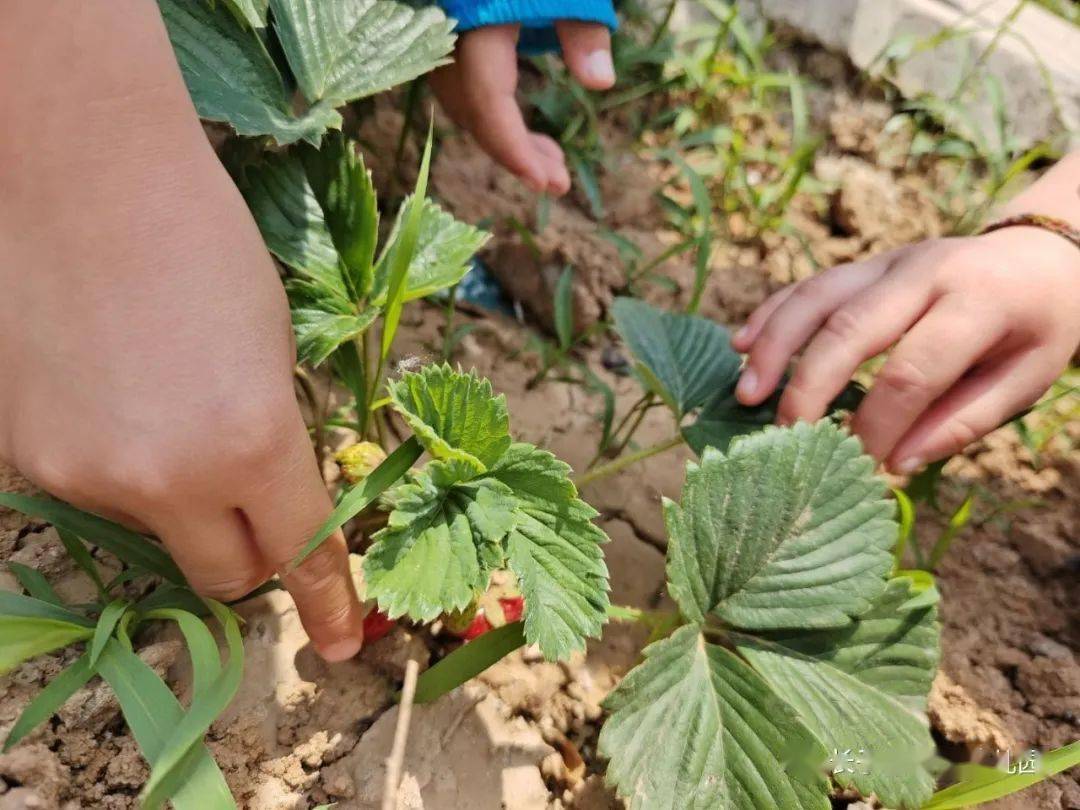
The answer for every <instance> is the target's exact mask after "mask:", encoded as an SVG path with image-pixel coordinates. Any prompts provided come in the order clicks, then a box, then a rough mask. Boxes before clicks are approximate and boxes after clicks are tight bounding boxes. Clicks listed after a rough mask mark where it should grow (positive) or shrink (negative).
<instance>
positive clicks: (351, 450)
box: [334, 442, 386, 484]
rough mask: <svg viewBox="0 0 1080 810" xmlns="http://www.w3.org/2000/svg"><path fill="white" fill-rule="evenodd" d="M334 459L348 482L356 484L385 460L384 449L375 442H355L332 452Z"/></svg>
mask: <svg viewBox="0 0 1080 810" xmlns="http://www.w3.org/2000/svg"><path fill="white" fill-rule="evenodd" d="M334 461H336V462H337V463H338V466H339V467H340V468H341V474H342V475H343V476H345V480H346V481H348V482H349V483H350V484H358V483H360V482H361V481H363V480H364V479H365V478H367V477H368V476H369V475H371V473H372V472H374V470H375V468H376V467H378V466H379V465H380V464H382V463H383V462H384V461H386V451H385V450H383V449H382V448H381V447H379V445H377V444H375V442H357V443H356V444H353V445H350V446H348V447H346V448H345V449H344V450H339V451H338V452H337V453H335V454H334Z"/></svg>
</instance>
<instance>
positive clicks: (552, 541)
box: [483, 443, 608, 660]
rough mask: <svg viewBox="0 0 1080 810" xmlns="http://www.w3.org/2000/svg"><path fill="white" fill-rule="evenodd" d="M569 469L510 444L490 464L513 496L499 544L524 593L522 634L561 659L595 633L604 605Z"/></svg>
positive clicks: (596, 555)
mask: <svg viewBox="0 0 1080 810" xmlns="http://www.w3.org/2000/svg"><path fill="white" fill-rule="evenodd" d="M570 472H571V471H570V467H569V466H568V465H566V464H564V463H563V462H562V461H559V460H558V459H557V458H555V456H553V455H551V453H548V452H547V451H545V450H540V449H538V448H536V447H533V446H532V445H531V444H524V443H517V444H514V445H512V446H511V447H510V449H509V450H508V451H507V452H506V454H505V455H503V457H502V458H500V459H499V461H498V463H497V464H496V465H495V466H494V467H493V468H492V469H491V472H490V473H489V475H490V478H488V479H483V480H490V479H495V480H497V481H500V482H501V483H503V484H505V485H506V486H507V487H509V489H510V491H512V492H513V494H514V496H515V498H516V499H517V501H518V504H517V509H516V521H515V525H514V528H513V531H511V532H510V534H509V537H508V538H507V541H506V548H507V556H508V559H509V565H510V568H511V570H513V571H514V573H515V574H517V576H518V580H519V582H520V584H521V591H522V594H523V595H524V597H525V637H526V639H527V640H528V641H529V643H530V644H538V645H539V646H540V650H541V651H542V652H543V654H544V657H545V658H547V659H548V660H555V659H562V658H566V657H568V656H569V655H570V653H572V652H574V651H575V650H581V649H584V647H585V639H586V638H588V637H595V636H599V635H600V631H601V629H602V628H603V624H604V621H605V616H606V613H607V607H608V581H607V579H608V574H607V567H606V566H605V565H604V556H603V552H602V551H601V549H600V545H601V544H602V543H604V542H606V541H607V537H606V536H605V535H604V533H603V532H602V531H601V530H600V529H599V528H597V527H596V526H595V525H593V523H592V519H593V518H594V517H596V514H597V513H596V510H594V509H593V508H592V507H591V506H589V505H588V504H587V503H585V502H584V501H582V500H581V499H580V498H578V497H577V490H576V489H575V488H574V485H573V483H572V482H571V481H570Z"/></svg>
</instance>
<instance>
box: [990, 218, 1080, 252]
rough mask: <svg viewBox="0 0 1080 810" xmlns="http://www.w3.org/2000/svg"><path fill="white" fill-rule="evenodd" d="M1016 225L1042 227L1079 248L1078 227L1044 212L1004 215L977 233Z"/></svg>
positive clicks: (1079, 234) (1079, 233) (1079, 235)
mask: <svg viewBox="0 0 1080 810" xmlns="http://www.w3.org/2000/svg"><path fill="white" fill-rule="evenodd" d="M1016 225H1021V226H1027V227H1029V228H1042V229H1043V230H1044V231H1050V233H1056V234H1057V235H1058V236H1060V237H1063V238H1065V239H1068V240H1069V241H1070V242H1072V243H1073V245H1074V246H1076V248H1077V249H1080V229H1077V228H1076V227H1075V226H1073V225H1072V224H1070V223H1068V222H1066V221H1065V220H1063V219H1057V218H1056V217H1049V216H1046V215H1045V214H1016V215H1015V216H1011V217H1005V218H1004V219H999V220H997V221H996V222H991V223H990V224H989V225H987V226H986V227H985V228H983V229H982V230H981V231H979V234H980V235H981V234H984V233H990V232H991V231H999V230H1001V229H1002V228H1012V227H1013V226H1016Z"/></svg>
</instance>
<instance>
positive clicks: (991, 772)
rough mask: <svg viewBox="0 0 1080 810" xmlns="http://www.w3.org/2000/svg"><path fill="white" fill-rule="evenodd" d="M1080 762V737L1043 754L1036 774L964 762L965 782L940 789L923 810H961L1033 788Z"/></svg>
mask: <svg viewBox="0 0 1080 810" xmlns="http://www.w3.org/2000/svg"><path fill="white" fill-rule="evenodd" d="M1077 765H1080V740H1078V741H1077V742H1074V743H1072V744H1071V745H1066V746H1065V747H1064V748H1058V749H1056V750H1054V751H1051V752H1050V753H1048V754H1045V755H1044V756H1043V757H1042V767H1041V768H1039V769H1038V770H1037V771H1036V772H1035V773H1009V772H1008V771H1002V770H998V769H997V768H988V767H986V766H985V765H961V766H960V767H959V768H958V769H957V770H958V771H959V773H960V778H961V781H960V782H958V783H957V784H955V785H951V786H949V787H947V788H945V789H943V790H939V791H938V792H937V793H935V794H934V795H933V797H931V799H930V801H929V802H927V803H926V804H924V805H923V810H959V809H960V808H963V807H973V806H975V805H978V804H983V803H984V802H989V801H993V800H994V799H1000V798H1001V797H1003V796H1008V795H1010V794H1012V793H1016V792H1018V791H1021V790H1023V789H1024V788H1028V787H1031V786H1032V785H1034V784H1036V783H1037V782H1041V781H1043V780H1044V779H1048V778H1049V777H1051V776H1053V775H1054V774H1057V773H1061V772H1062V771H1064V770H1068V769H1069V768H1074V767H1076V766H1077Z"/></svg>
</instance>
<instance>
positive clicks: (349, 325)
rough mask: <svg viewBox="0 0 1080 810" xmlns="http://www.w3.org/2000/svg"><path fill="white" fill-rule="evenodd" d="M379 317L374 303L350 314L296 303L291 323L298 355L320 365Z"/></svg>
mask: <svg viewBox="0 0 1080 810" xmlns="http://www.w3.org/2000/svg"><path fill="white" fill-rule="evenodd" d="M378 317H379V310H378V309H376V308H375V307H369V308H368V309H365V310H363V311H361V312H359V313H356V314H348V315H341V314H338V313H335V312H325V311H323V310H320V309H306V308H296V307H294V308H293V310H292V324H293V331H294V332H295V333H296V355H297V359H298V360H300V361H301V362H308V363H311V364H312V365H314V366H317V365H319V364H320V363H322V362H323V361H324V360H325V359H326V358H327V357H329V356H330V355H332V354H333V353H334V351H335V350H336V349H337V348H338V346H340V345H341V344H342V343H346V342H348V341H350V340H353V339H354V338H357V337H359V336H360V335H362V334H364V332H366V331H367V330H368V328H369V327H370V326H371V325H372V324H373V323H375V319H376V318H378Z"/></svg>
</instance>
